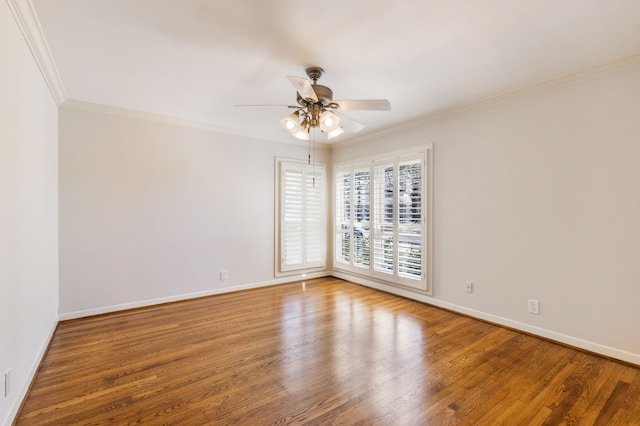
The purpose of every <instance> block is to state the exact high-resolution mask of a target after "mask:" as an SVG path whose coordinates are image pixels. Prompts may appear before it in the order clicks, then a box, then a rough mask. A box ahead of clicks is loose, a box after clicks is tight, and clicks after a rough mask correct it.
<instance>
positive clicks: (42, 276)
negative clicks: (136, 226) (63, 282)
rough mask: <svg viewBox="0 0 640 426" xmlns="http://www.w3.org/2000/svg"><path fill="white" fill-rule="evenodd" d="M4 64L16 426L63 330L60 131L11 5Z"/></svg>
mask: <svg viewBox="0 0 640 426" xmlns="http://www.w3.org/2000/svg"><path fill="white" fill-rule="evenodd" d="M0 58H1V61H2V66H0V424H9V423H10V421H11V420H12V419H13V417H14V416H15V414H16V413H17V410H18V408H19V405H20V403H21V401H22V398H23V396H24V395H25V393H26V391H27V388H28V386H29V384H30V382H31V378H32V376H33V374H34V373H35V369H36V367H37V365H38V363H39V361H40V358H41V356H42V354H43V352H44V350H45V349H46V346H47V344H48V341H49V338H50V336H51V334H52V332H53V329H54V327H55V325H56V323H57V309H58V177H57V174H58V163H57V161H58V154H57V151H58V147H57V133H58V128H57V106H56V104H55V102H54V100H53V98H52V96H51V94H50V92H49V90H48V88H47V86H46V84H45V83H44V80H43V78H42V76H41V74H40V72H39V69H38V67H37V65H36V63H35V61H34V59H33V57H32V56H31V53H30V51H29V48H28V46H27V44H26V42H25V40H24V39H23V37H22V34H21V33H20V30H19V28H18V26H17V25H16V22H15V20H14V19H13V16H12V15H11V12H10V10H9V8H8V6H7V4H6V3H5V2H2V3H1V4H0ZM9 369H10V370H11V387H12V391H11V393H10V394H9V395H8V396H7V397H6V398H5V397H4V373H5V372H6V371H7V370H9Z"/></svg>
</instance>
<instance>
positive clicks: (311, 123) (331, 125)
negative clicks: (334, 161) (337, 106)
mask: <svg viewBox="0 0 640 426" xmlns="http://www.w3.org/2000/svg"><path fill="white" fill-rule="evenodd" d="M280 125H281V126H282V128H283V129H285V130H287V131H288V132H289V133H291V134H292V135H293V136H294V137H296V138H298V139H302V140H309V133H310V132H311V128H313V127H318V128H319V129H320V130H321V131H322V132H323V133H326V134H327V139H331V138H334V137H336V136H338V135H340V134H342V133H344V129H342V128H341V127H340V117H338V116H337V115H336V114H334V113H332V112H331V111H327V110H325V109H324V108H323V107H322V106H320V105H317V104H311V105H309V106H307V108H301V109H299V110H298V111H297V112H294V113H291V114H289V115H287V116H286V117H285V118H283V119H282V120H280Z"/></svg>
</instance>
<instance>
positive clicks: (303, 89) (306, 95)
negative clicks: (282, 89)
mask: <svg viewBox="0 0 640 426" xmlns="http://www.w3.org/2000/svg"><path fill="white" fill-rule="evenodd" d="M287 78H288V79H289V81H290V82H291V84H293V87H295V88H296V91H297V92H298V93H299V94H300V96H302V99H304V100H305V101H309V102H313V103H316V102H318V95H316V92H315V90H313V87H311V83H309V80H307V79H306V78H302V77H292V76H287Z"/></svg>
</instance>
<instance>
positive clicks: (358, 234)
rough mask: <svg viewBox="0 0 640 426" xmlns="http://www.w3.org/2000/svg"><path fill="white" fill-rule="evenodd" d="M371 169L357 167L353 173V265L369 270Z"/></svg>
mask: <svg viewBox="0 0 640 426" xmlns="http://www.w3.org/2000/svg"><path fill="white" fill-rule="evenodd" d="M370 202H371V169H370V167H366V168H362V167H357V168H356V169H355V170H354V172H353V226H352V229H353V264H354V266H355V267H356V268H365V269H369V267H370V264H371V245H370V232H371V210H370V208H371V205H370Z"/></svg>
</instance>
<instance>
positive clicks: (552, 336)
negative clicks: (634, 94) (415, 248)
mask: <svg viewBox="0 0 640 426" xmlns="http://www.w3.org/2000/svg"><path fill="white" fill-rule="evenodd" d="M331 275H332V276H334V277H336V278H340V279H343V280H346V281H350V282H353V283H356V284H360V285H364V286H366V287H371V288H375V289H377V290H381V291H384V292H386V293H391V294H395V295H398V296H402V297H406V298H408V299H413V300H417V301H419V302H423V303H427V304H429V305H433V306H437V307H440V308H444V309H447V310H450V311H453V312H457V313H460V314H464V315H467V316H470V317H473V318H477V319H480V320H483V321H487V322H490V323H492V324H497V325H501V326H504V327H508V328H512V329H514V330H518V331H522V332H525V333H529V334H533V335H536V336H539V337H542V338H545V339H548V340H552V341H555V342H558V343H562V344H565V345H569V346H573V347H575V348H578V349H582V350H585V351H588V352H593V353H595V354H598V355H602V356H605V357H608V358H614V359H617V360H620V361H623V362H627V363H630V364H634V365H636V366H640V354H635V353H632V352H627V351H623V350H621V349H617V348H612V347H609V346H605V345H601V344H599V343H595V342H591V341H588V340H583V339H579V338H577V337H573V336H568V335H565V334H562V333H558V332H555V331H552V330H547V329H544V328H540V327H536V326H533V325H530V324H526V323H522V322H519V321H514V320H511V319H509V318H504V317H501V316H498V315H493V314H489V313H487V312H482V311H477V310H475V309H470V308H467V307H464V306H460V305H456V304H453V303H449V302H444V301H442V300H438V299H435V298H433V297H430V296H428V295H425V294H421V293H417V292H414V291H411V290H408V289H404V288H400V287H396V286H393V285H390V284H385V283H384V282H381V281H376V280H372V279H369V278H366V277H360V276H357V275H351V274H348V273H344V272H337V271H334V272H333V273H332V274H331Z"/></svg>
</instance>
